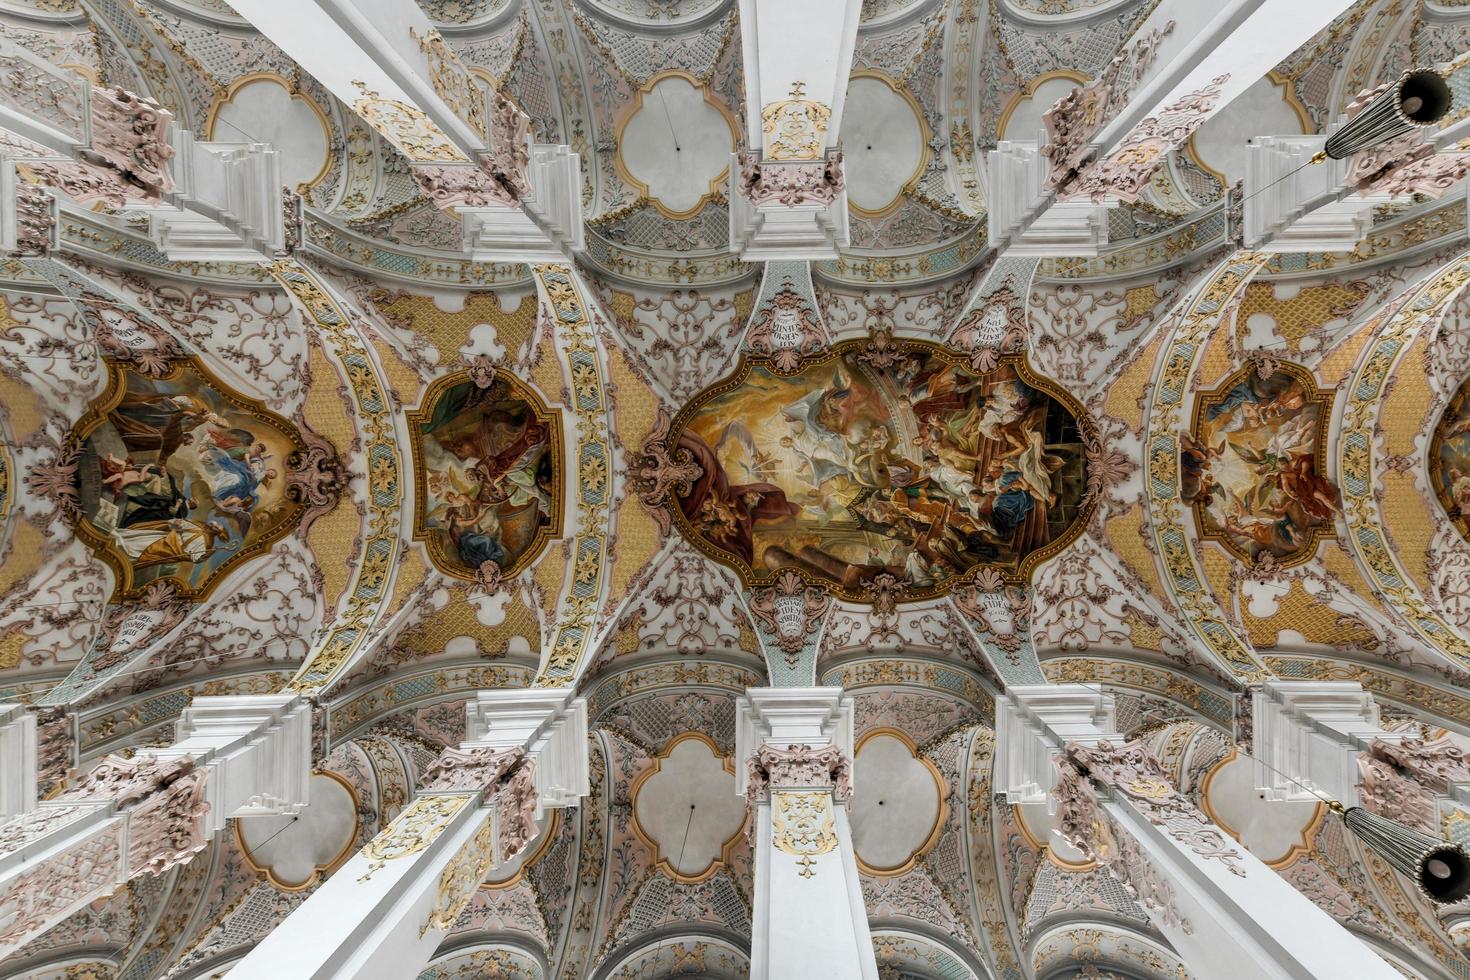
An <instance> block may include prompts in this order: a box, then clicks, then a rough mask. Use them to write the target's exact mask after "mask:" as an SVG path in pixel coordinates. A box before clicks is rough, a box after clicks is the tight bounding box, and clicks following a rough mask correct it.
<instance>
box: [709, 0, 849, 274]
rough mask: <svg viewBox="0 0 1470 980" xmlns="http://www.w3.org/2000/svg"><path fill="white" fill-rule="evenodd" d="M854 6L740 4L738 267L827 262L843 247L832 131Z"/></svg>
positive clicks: (733, 197)
mask: <svg viewBox="0 0 1470 980" xmlns="http://www.w3.org/2000/svg"><path fill="white" fill-rule="evenodd" d="M861 7H862V5H861V4H860V3H859V2H858V0H803V2H801V3H788V2H786V0H740V43H741V52H742V54H743V56H744V69H745V73H744V77H745V91H746V120H745V127H746V128H745V146H746V148H747V149H746V152H744V153H741V154H735V155H734V156H732V157H731V160H730V248H731V250H732V251H734V252H735V253H736V254H737V255H739V256H740V258H741V259H743V260H745V261H748V262H758V261H782V260H788V259H789V260H802V259H808V260H820V259H835V258H837V256H838V250H839V249H840V248H845V247H846V246H847V244H848V239H849V236H848V223H847V191H846V189H845V187H846V185H845V180H844V178H843V175H842V167H843V163H842V157H841V153H840V152H838V134H839V133H840V131H841V128H842V107H843V102H844V100H845V99H846V97H847V82H848V76H849V74H851V71H852V59H853V49H854V47H855V46H856V44H857V29H858V21H859V20H860V19H861V16H860V15H861Z"/></svg>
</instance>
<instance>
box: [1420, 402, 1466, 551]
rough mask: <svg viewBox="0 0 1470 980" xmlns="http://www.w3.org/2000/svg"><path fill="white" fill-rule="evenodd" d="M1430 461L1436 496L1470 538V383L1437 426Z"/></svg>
mask: <svg viewBox="0 0 1470 980" xmlns="http://www.w3.org/2000/svg"><path fill="white" fill-rule="evenodd" d="M1430 459H1431V463H1430V467H1429V475H1430V478H1431V480H1432V481H1433V483H1434V491H1435V494H1436V495H1437V496H1438V497H1439V502H1440V503H1441V504H1442V505H1443V506H1444V509H1445V512H1446V513H1447V514H1449V515H1450V518H1451V519H1452V520H1453V521H1454V522H1455V524H1456V525H1457V526H1458V527H1459V528H1460V533H1461V534H1463V535H1464V536H1465V537H1466V538H1467V539H1470V381H1467V382H1466V383H1465V384H1464V385H1462V386H1461V387H1460V390H1459V391H1457V392H1455V394H1454V397H1452V398H1451V399H1450V403H1449V405H1448V406H1446V407H1445V412H1444V415H1443V416H1441V417H1440V420H1439V422H1438V424H1437V425H1436V426H1435V428H1434V444H1433V447H1432V450H1431V456H1430Z"/></svg>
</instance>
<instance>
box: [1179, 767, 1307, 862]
mask: <svg viewBox="0 0 1470 980" xmlns="http://www.w3.org/2000/svg"><path fill="white" fill-rule="evenodd" d="M1206 800H1207V802H1208V803H1209V805H1210V808H1211V809H1213V810H1214V811H1215V817H1216V819H1217V820H1219V821H1220V823H1221V824H1222V825H1224V827H1225V828H1226V829H1227V830H1229V831H1231V832H1232V833H1234V834H1235V835H1236V836H1237V837H1238V838H1239V839H1240V842H1241V843H1242V844H1244V845H1245V846H1246V847H1247V848H1248V849H1249V850H1250V852H1251V853H1252V854H1254V855H1255V856H1256V857H1258V858H1260V859H1261V860H1262V861H1265V862H1266V863H1267V864H1270V863H1273V862H1276V861H1280V860H1282V859H1283V858H1285V857H1286V856H1287V855H1289V854H1290V853H1291V849H1292V848H1293V847H1299V848H1305V847H1306V845H1307V841H1306V839H1305V834H1306V831H1307V830H1308V829H1309V828H1310V827H1311V826H1312V823H1313V821H1314V818H1315V816H1316V813H1317V804H1315V803H1311V802H1296V801H1288V800H1272V801H1267V800H1263V799H1261V794H1260V793H1259V792H1258V791H1257V789H1256V786H1255V770H1254V767H1253V766H1252V764H1251V761H1250V760H1249V759H1247V758H1245V757H1244V756H1239V755H1238V756H1236V757H1235V758H1233V759H1231V760H1229V761H1228V762H1225V763H1223V764H1221V766H1220V768H1218V769H1216V770H1215V773H1214V775H1213V776H1212V777H1211V778H1210V784H1209V787H1208V790H1207V794H1206Z"/></svg>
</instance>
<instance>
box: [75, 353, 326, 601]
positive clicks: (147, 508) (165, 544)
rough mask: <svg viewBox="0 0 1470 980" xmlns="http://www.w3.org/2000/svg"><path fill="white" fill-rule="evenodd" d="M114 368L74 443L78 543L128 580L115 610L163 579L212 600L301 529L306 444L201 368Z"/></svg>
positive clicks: (120, 586)
mask: <svg viewBox="0 0 1470 980" xmlns="http://www.w3.org/2000/svg"><path fill="white" fill-rule="evenodd" d="M107 366H108V372H109V373H108V382H109V383H108V387H107V391H106V392H105V393H104V394H103V395H102V397H101V398H100V399H98V400H97V401H95V402H94V403H93V404H92V407H91V409H90V410H89V411H88V413H87V414H86V415H85V416H83V418H82V419H81V421H79V422H78V423H77V426H76V428H75V429H74V430H73V434H72V439H73V441H74V443H75V444H76V445H77V456H76V467H77V470H76V477H75V479H76V498H77V501H76V505H77V510H78V515H77V516H78V517H79V520H78V521H77V533H78V535H79V536H80V537H81V538H82V539H83V540H84V541H85V542H86V543H87V544H88V545H89V546H90V547H91V548H92V550H93V551H94V552H95V553H96V554H97V555H98V556H99V557H101V558H102V559H103V560H104V561H106V562H107V563H108V564H109V565H111V566H112V569H113V571H114V572H116V573H117V585H116V588H115V590H114V593H113V601H120V600H123V599H131V598H136V597H137V596H139V595H141V594H142V592H143V590H144V589H145V587H147V586H148V585H149V584H150V583H152V582H156V581H158V580H160V579H171V580H172V581H173V583H174V586H175V589H176V594H177V595H178V596H179V598H183V599H197V598H201V597H203V596H205V595H207V594H208V592H209V590H210V589H211V588H212V587H213V586H214V584H215V583H216V582H218V581H219V579H220V578H221V577H222V576H223V575H224V574H225V573H226V572H227V571H228V570H229V569H230V568H231V567H233V566H234V565H235V564H237V563H238V562H240V561H242V560H244V559H245V558H247V557H249V556H251V555H255V554H259V553H260V552H262V551H264V550H265V549H266V548H268V547H269V546H270V545H271V544H272V543H274V542H275V541H276V540H278V539H279V538H281V537H282V536H283V535H285V534H286V533H287V532H288V531H289V530H290V529H291V528H292V527H294V526H295V525H296V524H297V523H298V522H299V521H300V519H301V515H302V511H303V507H302V505H301V504H300V503H299V502H298V501H296V500H293V499H292V497H291V495H290V494H288V493H287V489H286V476H287V467H288V463H289V462H290V461H291V460H292V458H293V456H294V455H295V454H297V453H299V452H302V451H304V449H305V446H304V445H303V443H302V439H301V436H300V434H299V433H298V432H297V430H296V429H295V427H294V426H292V425H291V423H289V422H287V421H286V420H285V419H283V418H281V417H280V416H278V415H275V414H274V413H272V412H270V411H268V410H267V409H266V408H265V407H264V406H263V405H261V404H260V403H259V402H256V401H253V400H251V399H248V398H246V397H244V396H243V395H241V394H239V393H238V392H235V391H233V390H231V389H230V388H228V387H227V386H226V385H225V384H224V383H223V382H221V381H219V380H218V379H217V378H215V377H214V376H213V375H212V374H210V373H209V371H208V370H207V369H206V368H205V367H204V366H203V365H202V364H200V363H198V362H197V361H195V360H193V359H192V358H188V359H180V360H174V361H172V362H171V363H168V364H166V365H164V366H163V367H162V368H161V369H160V370H156V371H153V372H151V373H147V374H145V373H141V372H140V371H139V370H137V369H136V368H135V367H134V366H133V365H131V364H124V363H121V362H118V361H113V360H108V361H107Z"/></svg>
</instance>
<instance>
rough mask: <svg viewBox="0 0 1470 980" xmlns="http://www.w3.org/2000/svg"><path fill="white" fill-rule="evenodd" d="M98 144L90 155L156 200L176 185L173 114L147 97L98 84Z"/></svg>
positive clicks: (94, 124) (86, 152)
mask: <svg viewBox="0 0 1470 980" xmlns="http://www.w3.org/2000/svg"><path fill="white" fill-rule="evenodd" d="M91 105H92V145H91V147H90V148H89V149H87V150H83V151H82V156H83V157H84V158H85V159H88V160H90V161H93V162H96V163H99V164H101V165H103V166H106V167H109V168H111V169H112V170H114V171H116V172H117V173H118V174H119V175H120V176H121V177H122V178H123V179H124V180H125V181H126V182H127V183H129V184H132V185H133V186H135V187H137V188H139V189H140V190H141V191H142V192H143V195H144V197H145V198H146V199H147V200H150V201H156V200H158V199H159V197H160V196H161V195H163V194H165V193H167V192H169V191H171V190H173V186H174V183H173V178H172V177H170V176H169V172H168V161H169V159H170V158H171V157H173V155H174V148H173V147H172V146H171V145H170V144H169V142H168V129H169V124H170V123H171V122H172V121H173V114H172V113H170V112H169V111H168V110H167V109H165V108H163V106H161V105H159V104H158V103H157V102H155V101H153V100H152V99H150V98H147V97H146V96H141V95H137V94H135V93H133V92H129V91H127V90H126V89H123V88H118V87H113V88H110V89H109V88H100V87H95V86H94V87H93V89H92V99H91Z"/></svg>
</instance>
